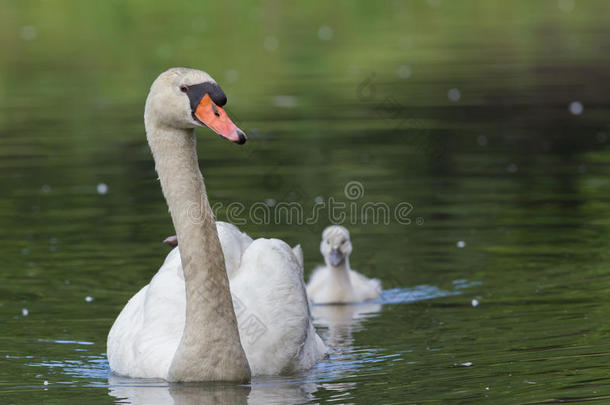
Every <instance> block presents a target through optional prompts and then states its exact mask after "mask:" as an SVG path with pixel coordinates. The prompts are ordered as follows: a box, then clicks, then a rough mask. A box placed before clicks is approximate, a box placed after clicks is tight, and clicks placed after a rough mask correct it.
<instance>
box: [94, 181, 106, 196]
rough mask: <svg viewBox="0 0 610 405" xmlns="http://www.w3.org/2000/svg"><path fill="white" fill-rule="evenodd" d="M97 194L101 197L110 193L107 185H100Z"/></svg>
mask: <svg viewBox="0 0 610 405" xmlns="http://www.w3.org/2000/svg"><path fill="white" fill-rule="evenodd" d="M97 193H98V194H99V195H104V194H106V193H108V186H107V185H106V183H100V184H98V185H97Z"/></svg>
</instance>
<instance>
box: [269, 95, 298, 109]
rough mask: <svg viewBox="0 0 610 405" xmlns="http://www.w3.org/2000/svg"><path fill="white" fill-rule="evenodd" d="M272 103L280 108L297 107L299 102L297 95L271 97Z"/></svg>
mask: <svg viewBox="0 0 610 405" xmlns="http://www.w3.org/2000/svg"><path fill="white" fill-rule="evenodd" d="M271 104H273V105H274V106H276V107H280V108H295V107H296V106H297V104H298V102H297V98H296V97H295V96H275V97H273V99H271Z"/></svg>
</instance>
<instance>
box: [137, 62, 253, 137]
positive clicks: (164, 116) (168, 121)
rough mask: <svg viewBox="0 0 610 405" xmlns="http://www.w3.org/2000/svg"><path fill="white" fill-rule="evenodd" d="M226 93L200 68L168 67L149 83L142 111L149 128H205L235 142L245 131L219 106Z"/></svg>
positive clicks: (223, 100)
mask: <svg viewBox="0 0 610 405" xmlns="http://www.w3.org/2000/svg"><path fill="white" fill-rule="evenodd" d="M226 103H227V96H226V95H225V93H224V92H223V91H222V89H221V88H220V86H219V85H218V83H216V81H215V80H214V79H212V77H211V76H210V75H209V74H207V73H206V72H203V71H201V70H196V69H188V68H172V69H169V70H167V71H165V72H163V73H161V74H160V75H159V77H157V79H156V80H155V81H154V82H153V84H152V86H151V88H150V93H148V98H147V99H146V108H145V111H144V121H145V123H146V127H147V129H148V128H150V127H156V128H163V127H170V128H178V129H192V128H195V127H208V128H210V129H211V130H212V131H214V132H216V133H217V134H218V135H220V136H222V137H224V138H227V139H229V140H231V141H233V142H235V143H237V144H239V145H241V144H243V143H244V142H246V139H247V137H246V134H245V133H244V131H242V130H241V129H239V128H238V127H237V126H236V125H235V124H234V123H233V122H232V121H231V119H230V118H229V116H228V115H227V113H226V111H225V110H224V108H223V106H224V105H225V104H226Z"/></svg>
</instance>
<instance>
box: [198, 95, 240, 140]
mask: <svg viewBox="0 0 610 405" xmlns="http://www.w3.org/2000/svg"><path fill="white" fill-rule="evenodd" d="M194 114H195V117H196V118H197V119H198V120H199V121H200V122H201V123H202V124H204V125H205V126H206V127H208V128H210V129H211V130H212V131H214V132H216V133H217V134H218V135H220V136H222V137H224V138H227V139H228V140H230V141H233V142H235V143H237V144H238V145H242V144H244V143H245V142H246V139H248V138H247V137H246V134H245V133H244V131H242V130H241V129H239V128H237V125H235V124H233V121H231V119H230V118H229V115H228V114H227V112H226V111H225V110H224V108H222V107H220V106H218V105H216V104H215V103H214V102H213V101H212V98H211V97H210V95H209V94H207V93H206V95H205V96H203V98H202V99H201V102H200V103H199V105H198V106H197V109H196V110H195V113H194Z"/></svg>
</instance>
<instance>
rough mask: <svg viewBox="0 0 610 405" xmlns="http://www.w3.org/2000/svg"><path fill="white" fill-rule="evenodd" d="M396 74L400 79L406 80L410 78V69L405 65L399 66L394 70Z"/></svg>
mask: <svg viewBox="0 0 610 405" xmlns="http://www.w3.org/2000/svg"><path fill="white" fill-rule="evenodd" d="M396 74H397V75H398V77H400V78H401V79H408V78H409V77H411V68H410V67H409V66H407V65H400V66H399V67H398V69H397V70H396Z"/></svg>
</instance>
